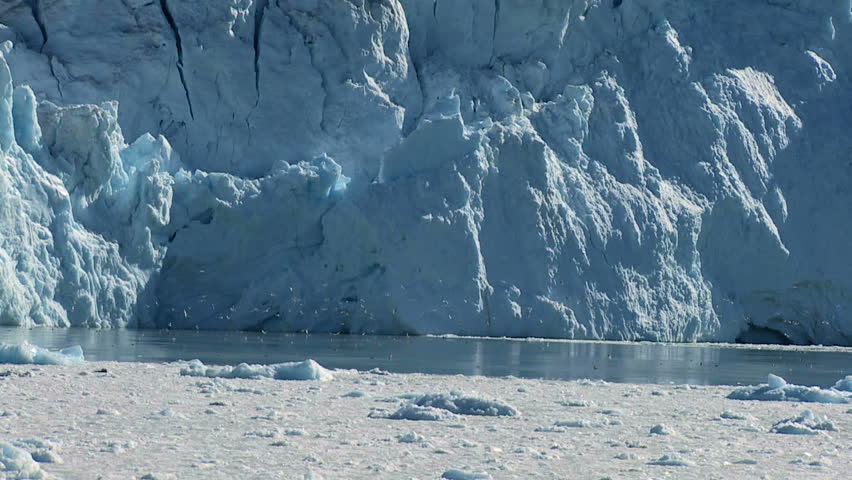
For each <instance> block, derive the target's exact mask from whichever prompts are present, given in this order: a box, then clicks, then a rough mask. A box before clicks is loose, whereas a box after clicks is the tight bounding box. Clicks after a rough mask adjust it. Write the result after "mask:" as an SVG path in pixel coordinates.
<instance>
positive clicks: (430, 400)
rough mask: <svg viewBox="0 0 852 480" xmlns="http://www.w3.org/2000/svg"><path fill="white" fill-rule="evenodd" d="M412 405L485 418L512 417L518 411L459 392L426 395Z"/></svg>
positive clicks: (493, 400) (505, 404)
mask: <svg viewBox="0 0 852 480" xmlns="http://www.w3.org/2000/svg"><path fill="white" fill-rule="evenodd" d="M412 403H413V404H414V405H417V406H419V407H427V408H437V409H440V410H446V411H448V412H450V413H454V414H456V415H480V416H486V417H504V416H505V417H514V416H516V415H520V413H519V412H518V410H517V409H516V408H515V407H513V406H511V405H509V404H508V403H506V402H503V401H500V400H496V399H487V398H481V397H477V396H475V395H465V394H464V393H461V392H450V393H427V394H425V395H421V396H419V397H417V398H415V399H414V400H413V401H412Z"/></svg>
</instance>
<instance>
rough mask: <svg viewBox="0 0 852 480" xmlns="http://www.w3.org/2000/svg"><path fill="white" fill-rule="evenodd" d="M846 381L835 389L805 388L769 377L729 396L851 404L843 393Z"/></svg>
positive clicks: (763, 399) (850, 396)
mask: <svg viewBox="0 0 852 480" xmlns="http://www.w3.org/2000/svg"><path fill="white" fill-rule="evenodd" d="M847 379H849V377H846V379H843V380H840V381H839V382H837V384H835V388H828V389H823V388H819V387H803V386H801V385H791V384H789V383H787V382H786V381H785V380H784V379H783V378H781V377H778V376H776V375H772V374H770V375H769V381H768V383H766V384H763V385H757V386H749V387H742V388H738V389H736V390H734V391H733V392H731V393H730V394H729V395H728V398H730V399H732V400H760V401H776V402H785V401H786V402H810V403H850V402H852V400H850V398H852V395H850V394H848V393H845V392H844V391H842V389H841V388H838V386H840V387H846V386H847V384H846V383H845V382H846V380H847Z"/></svg>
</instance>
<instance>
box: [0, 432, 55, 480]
mask: <svg viewBox="0 0 852 480" xmlns="http://www.w3.org/2000/svg"><path fill="white" fill-rule="evenodd" d="M0 478H8V479H21V480H50V479H52V478H54V477H53V476H51V475H48V474H47V473H45V471H44V470H42V469H41V465H39V464H38V462H36V461H35V460H33V457H32V455H30V453H29V452H27V451H26V450H24V449H21V448H18V447H16V446H14V445H12V444H10V443H7V442H4V441H2V440H0Z"/></svg>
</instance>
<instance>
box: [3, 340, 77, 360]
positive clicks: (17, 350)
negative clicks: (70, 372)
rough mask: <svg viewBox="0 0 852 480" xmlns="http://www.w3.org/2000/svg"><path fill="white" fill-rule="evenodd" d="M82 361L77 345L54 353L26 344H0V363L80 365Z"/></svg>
mask: <svg viewBox="0 0 852 480" xmlns="http://www.w3.org/2000/svg"><path fill="white" fill-rule="evenodd" d="M84 361H85V359H84V358H83V349H82V348H81V347H80V346H79V345H75V346H73V347H68V348H63V349H62V350H60V351H58V352H55V351H51V350H48V349H46V348H41V347H38V346H35V345H32V344H30V343H28V342H24V343H20V344H7V343H0V363H14V364H18V365H23V364H34V365H80V364H82V363H83V362H84Z"/></svg>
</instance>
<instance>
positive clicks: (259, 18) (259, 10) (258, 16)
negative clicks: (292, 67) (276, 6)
mask: <svg viewBox="0 0 852 480" xmlns="http://www.w3.org/2000/svg"><path fill="white" fill-rule="evenodd" d="M267 6H269V0H259V1H258V3H257V7H255V10H254V90H255V92H256V94H257V101H256V102H255V105H256V104H257V103H260V30H261V27H262V26H263V16H264V14H265V13H266V7H267Z"/></svg>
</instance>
